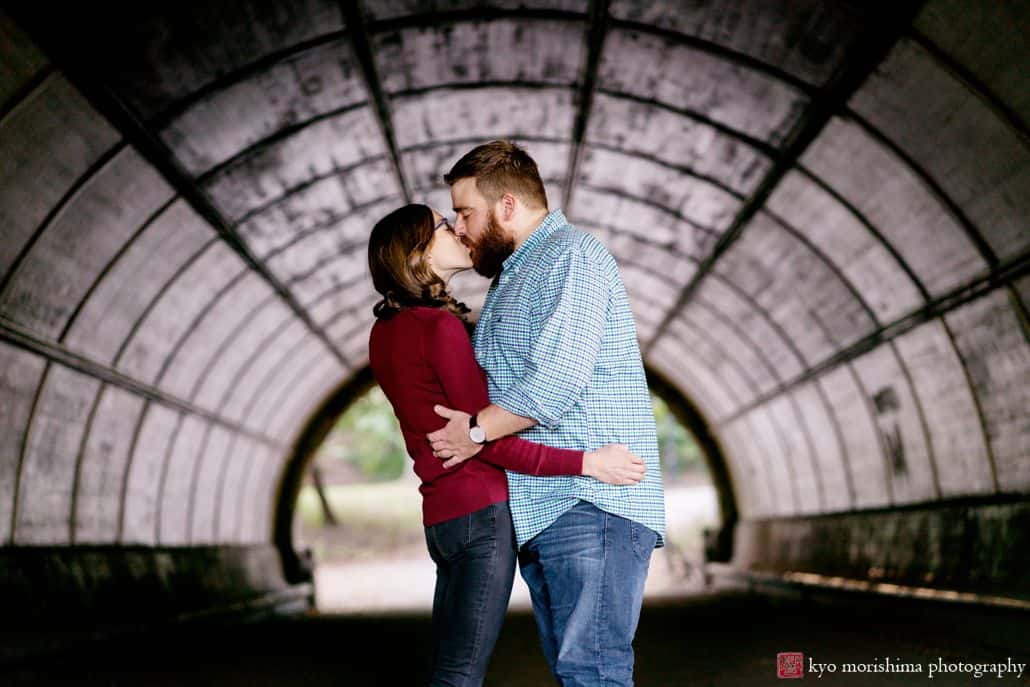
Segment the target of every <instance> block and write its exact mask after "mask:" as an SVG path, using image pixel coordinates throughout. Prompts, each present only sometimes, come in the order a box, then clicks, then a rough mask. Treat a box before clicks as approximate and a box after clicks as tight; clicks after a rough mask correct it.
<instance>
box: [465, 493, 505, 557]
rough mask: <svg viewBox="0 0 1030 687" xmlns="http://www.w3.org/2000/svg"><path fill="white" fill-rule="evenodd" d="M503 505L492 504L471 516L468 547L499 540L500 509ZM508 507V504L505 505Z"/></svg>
mask: <svg viewBox="0 0 1030 687" xmlns="http://www.w3.org/2000/svg"><path fill="white" fill-rule="evenodd" d="M501 505H502V504H497V503H494V504H491V505H489V506H487V507H486V508H481V509H479V510H477V511H475V512H474V513H472V514H471V515H469V528H468V538H467V540H466V541H465V543H466V545H468V546H471V545H472V544H476V543H479V542H483V541H492V540H493V539H496V538H497V518H498V512H497V511H498V508H499V507H500V506H501ZM503 505H507V504H503Z"/></svg>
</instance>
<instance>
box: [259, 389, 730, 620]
mask: <svg viewBox="0 0 1030 687" xmlns="http://www.w3.org/2000/svg"><path fill="white" fill-rule="evenodd" d="M648 383H649V386H650V388H651V399H652V405H653V407H654V413H655V421H656V426H657V429H658V440H659V450H660V455H661V461H662V476H663V482H664V484H665V493H666V519H667V527H668V533H667V537H666V543H667V545H666V547H664V548H663V549H659V550H658V552H656V554H655V560H653V562H652V575H651V577H650V578H649V582H648V588H647V591H646V598H657V597H661V596H670V595H678V594H685V593H690V592H691V591H694V592H696V591H700V590H701V589H702V588H703V587H704V585H705V575H704V566H705V564H706V563H707V562H711V561H728V560H729V557H730V555H731V552H732V532H733V526H734V524H735V522H736V519H737V510H736V505H735V503H734V499H733V492H732V485H731V484H730V482H729V476H728V472H727V469H726V466H725V463H724V461H723V458H722V454H721V450H720V447H719V444H718V442H717V441H716V440H715V438H714V436H713V434H712V433H711V432H710V431H709V425H708V422H707V420H706V419H705V418H704V416H703V415H702V413H701V412H700V411H699V410H698V409H697V407H696V406H695V405H694V404H693V403H691V402H690V400H689V399H688V398H686V397H685V396H684V395H683V394H682V393H681V392H680V391H679V390H677V389H676V388H675V387H674V386H673V385H672V384H670V383H669V382H668V381H667V380H666V379H665V378H664V377H662V376H661V375H660V374H658V373H656V372H654V371H651V370H648ZM417 489H418V478H417V477H416V476H415V474H414V472H413V470H412V467H411V461H410V458H409V456H408V455H407V452H406V449H405V447H404V443H403V438H402V437H401V434H400V429H399V426H397V422H396V418H395V417H394V415H393V411H392V408H391V407H390V404H389V401H388V400H387V399H386V397H385V396H384V395H383V394H382V391H381V390H380V389H379V387H378V385H376V383H375V380H374V379H373V378H372V375H371V372H370V370H369V369H368V368H365V369H363V370H362V371H361V372H359V373H358V374H356V375H355V376H354V377H352V378H351V379H349V380H347V381H346V382H345V383H343V384H342V385H341V386H340V387H339V388H338V389H337V390H336V391H335V392H334V393H332V394H331V395H330V396H329V397H328V398H327V399H326V401H325V402H324V403H323V404H322V406H321V408H320V409H319V410H318V411H317V412H316V413H314V414H313V416H312V417H311V419H310V420H309V421H308V423H307V425H306V426H305V428H304V430H303V431H302V432H301V434H300V435H299V439H298V441H297V443H296V445H295V448H294V453H293V457H292V459H291V460H290V461H289V462H288V463H287V465H286V468H285V471H284V474H283V480H282V484H281V486H280V490H279V496H278V507H277V514H276V526H275V541H276V545H277V547H278V548H279V551H280V555H281V557H282V561H283V565H284V570H285V574H286V577H287V579H288V580H290V581H292V582H312V583H313V585H314V588H315V594H314V596H315V598H314V605H315V607H316V608H318V609H319V610H320V611H323V612H341V611H342V612H352V611H353V612H370V611H376V610H380V611H383V610H416V609H417V610H428V609H429V605H430V604H431V600H432V579H433V566H432V562H431V560H430V559H429V557H428V554H426V552H425V544H424V539H423V528H422V521H421V510H420V506H421V497H420V496H419V494H418V491H417ZM520 605H521V606H524V607H525V608H529V598H528V590H527V589H525V588H524V585H523V584H522V580H521V578H519V577H518V576H516V583H515V591H514V592H513V607H520Z"/></svg>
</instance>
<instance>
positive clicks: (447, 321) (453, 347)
mask: <svg viewBox="0 0 1030 687" xmlns="http://www.w3.org/2000/svg"><path fill="white" fill-rule="evenodd" d="M428 333H429V336H428V337H427V339H425V340H423V346H424V352H425V357H426V359H427V360H428V361H429V364H430V365H432V367H433V370H434V371H435V372H436V376H437V379H439V381H440V386H441V387H443V392H444V396H446V397H447V402H448V403H449V407H451V408H454V409H456V410H461V411H463V412H465V413H468V414H470V415H474V414H475V413H477V412H479V411H480V410H482V409H483V408H485V407H486V406H488V405H490V396H489V394H488V392H487V387H486V382H485V381H484V380H483V376H482V372H481V371H480V368H479V363H477V362H476V356H475V353H474V352H473V350H472V342H471V341H470V340H469V338H468V334H467V333H466V332H465V327H464V325H463V324H462V323H461V320H459V319H458V318H457V317H454V316H451V315H449V314H447V315H441V316H440V317H434V318H433V319H432V320H431V321H430V323H429V328H428ZM476 457H477V458H479V459H480V460H484V461H486V462H488V463H492V464H494V465H497V466H499V467H502V468H505V469H508V470H512V471H514V472H522V473H526V474H529V475H536V476H538V477H547V476H555V475H581V474H584V471H583V468H584V460H583V452H582V451H570V450H567V449H560V448H554V447H551V446H545V445H543V444H537V443H534V442H531V441H526V440H525V439H519V438H518V437H504V438H503V439H500V440H498V441H493V442H490V443H488V444H486V445H485V446H483V449H482V450H481V451H480V452H479V453H478V454H477V456H476ZM589 462H592V461H588V463H589ZM588 471H591V470H590V466H589V465H588Z"/></svg>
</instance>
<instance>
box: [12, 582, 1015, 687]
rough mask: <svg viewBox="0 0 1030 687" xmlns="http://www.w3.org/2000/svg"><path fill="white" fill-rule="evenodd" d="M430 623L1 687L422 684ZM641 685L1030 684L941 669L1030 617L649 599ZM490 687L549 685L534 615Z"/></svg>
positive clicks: (195, 640) (223, 638) (184, 643)
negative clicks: (786, 678) (890, 667)
mask: <svg viewBox="0 0 1030 687" xmlns="http://www.w3.org/2000/svg"><path fill="white" fill-rule="evenodd" d="M428 641H429V623H428V618H427V617H426V616H425V615H424V614H398V615H392V616H389V615H386V616H373V617H368V616H365V617H359V616H342V615H320V616H313V617H306V618H298V619H292V620H277V621H270V622H265V623H261V624H255V625H248V626H243V627H237V628H233V629H222V630H219V631H203V632H202V631H199V630H193V631H191V632H189V633H179V634H177V635H175V636H173V637H166V638H157V639H154V638H149V639H146V640H143V639H137V640H134V641H131V642H121V643H119V644H118V645H117V646H111V647H108V648H106V649H101V648H94V649H93V650H91V651H89V652H88V653H87V654H85V655H79V656H75V657H66V658H64V659H61V660H57V659H55V660H50V661H46V662H36V663H35V664H33V665H26V666H22V667H21V668H20V669H19V670H17V671H15V672H12V671H10V670H8V671H7V672H6V673H2V672H0V685H18V686H20V685H53V684H59V685H76V686H85V685H89V686H92V685H104V686H105V687H113V686H117V687H121V686H123V685H144V686H147V687H165V686H169V687H170V686H173V685H174V686H176V687H179V686H183V685H189V686H190V687H195V686H204V685H212V686H214V685H219V686H221V685H225V686H235V685H240V686H243V685H246V686H247V687H254V686H262V685H283V686H284V687H286V686H291V685H302V686H304V687H321V686H322V685H356V686H358V685H360V686H365V685H377V686H378V685H383V686H389V687H394V686H399V685H411V686H415V685H419V684H420V679H421V676H422V675H423V673H424V670H425V666H426V655H425V647H426V646H427V645H428ZM636 645H637V685H638V687H667V686H668V687H672V686H676V687H680V686H684V687H685V686H690V687H708V686H714V685H719V686H723V685H725V686H727V687H751V686H754V685H774V684H781V685H782V684H797V683H795V682H787V683H783V682H780V681H779V680H778V679H777V678H776V655H777V653H778V652H785V651H800V652H804V654H805V659H804V664H805V667H806V669H807V668H808V667H809V661H812V662H816V663H825V664H829V663H833V664H836V665H837V666H838V671H842V670H844V667H843V664H845V663H846V662H851V663H854V664H856V666H857V664H863V665H868V666H869V667H870V669H872V670H875V669H876V667H877V666H881V667H883V666H885V665H886V664H885V662H884V661H885V658H886V657H890V658H891V660H892V661H895V662H902V663H909V664H913V665H915V664H918V665H919V666H920V667H922V669H923V672H922V673H917V674H912V673H896V672H881V673H875V674H870V673H862V674H857V673H850V674H843V673H842V672H838V673H836V674H830V673H825V674H824V676H823V677H822V678H818V677H816V676H815V675H811V674H810V675H806V676H805V678H804V679H805V680H808V681H809V682H810V683H811V682H815V683H817V684H819V685H854V686H861V687H871V686H872V687H876V686H880V685H885V686H895V685H928V687H939V686H940V685H949V686H950V685H974V684H999V685H1016V684H1020V685H1030V671H1024V673H1023V677H1022V679H1021V680H1020V679H1017V678H1016V677H1014V676H1011V675H1009V676H1006V677H1004V678H1001V679H999V678H998V677H997V676H995V675H993V674H988V675H985V676H983V677H981V678H979V679H977V678H975V677H974V676H973V675H971V674H969V673H968V672H963V673H947V674H943V675H941V674H938V675H937V676H935V677H934V678H933V680H932V681H931V682H927V680H928V677H927V671H928V670H929V667H930V665H931V664H936V662H937V660H938V659H939V658H940V659H943V661H944V662H945V664H951V663H954V662H957V661H965V662H977V663H989V662H992V661H996V662H1002V663H1004V662H1006V661H1007V659H1009V658H1011V659H1012V660H1013V661H1014V662H1022V663H1028V662H1030V617H1028V616H1027V614H1026V613H1025V612H1024V613H1021V614H1019V615H1017V614H1015V613H1014V612H1012V611H1008V612H1005V613H1001V612H997V611H992V612H985V611H976V612H974V611H972V610H970V609H963V608H959V607H955V606H943V607H941V606H927V605H926V604H925V603H917V602H914V601H905V600H903V601H894V602H893V603H890V604H884V603H880V602H873V601H870V600H861V601H846V602H838V603H835V604H833V605H825V604H821V603H814V602H812V601H806V600H801V599H787V598H782V597H760V596H753V595H749V594H745V593H743V592H727V591H724V592H721V593H709V594H702V595H695V596H692V597H685V598H681V599H675V600H673V599H668V598H666V599H664V600H661V601H652V602H651V604H650V605H648V606H647V607H645V609H644V612H643V614H642V618H641V623H640V630H639V633H638V637H637V644H636ZM486 684H487V685H488V686H490V687H542V686H546V685H551V684H554V683H553V681H552V680H551V679H550V678H549V676H548V673H547V670H546V666H545V665H544V662H543V658H542V655H541V653H540V650H539V647H538V646H537V640H536V632H535V629H534V625H533V620H532V617H531V616H530V615H528V614H526V613H514V614H512V615H510V616H509V618H508V621H507V623H506V625H505V630H504V633H503V636H502V638H501V641H500V644H499V645H498V647H497V651H496V652H495V655H494V660H493V662H492V664H491V672H490V674H489V676H488V678H487V681H486Z"/></svg>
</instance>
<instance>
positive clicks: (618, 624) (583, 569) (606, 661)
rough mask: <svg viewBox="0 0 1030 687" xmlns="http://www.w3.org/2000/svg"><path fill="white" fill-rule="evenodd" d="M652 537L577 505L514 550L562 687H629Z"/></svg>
mask: <svg viewBox="0 0 1030 687" xmlns="http://www.w3.org/2000/svg"><path fill="white" fill-rule="evenodd" d="M657 539H658V535H657V534H656V533H655V532H654V531H653V530H651V529H649V528H647V527H645V526H644V525H641V524H639V523H637V522H634V521H632V520H629V519H627V518H623V517H620V516H618V515H612V514H611V513H607V512H605V511H603V510H600V509H599V508H597V506H595V505H594V504H592V503H589V502H587V501H580V502H579V503H577V504H576V505H575V506H573V507H572V508H571V509H570V510H568V511H566V512H565V513H563V514H562V515H561V517H559V518H558V519H557V520H555V521H554V522H553V523H552V524H551V525H550V526H549V527H548V528H547V529H545V530H544V531H543V532H541V533H540V534H538V535H537V536H535V537H533V538H532V539H531V540H529V541H528V542H526V543H525V545H523V547H522V549H521V550H520V552H519V567H520V569H521V571H522V577H523V578H524V579H525V580H526V584H527V585H529V591H530V595H531V597H532V599H533V612H534V615H535V616H536V623H537V628H538V629H539V631H540V641H541V643H542V644H543V648H544V656H545V657H546V658H547V664H548V666H549V667H550V668H551V672H552V673H553V674H554V676H555V677H556V678H557V679H558V682H559V683H560V684H561V685H562V686H563V687H586V686H588V685H589V686H590V687H601V686H602V685H603V686H604V687H615V686H618V687H624V686H625V687H630V686H631V685H632V684H633V636H634V635H635V634H636V631H637V621H638V620H639V619H640V606H641V603H642V602H643V598H644V581H645V580H646V579H647V569H648V566H649V565H650V562H651V552H652V550H653V549H654V545H655V542H656V541H657Z"/></svg>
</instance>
